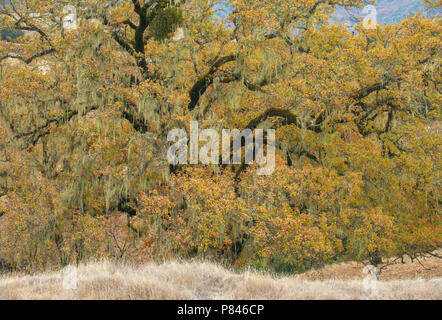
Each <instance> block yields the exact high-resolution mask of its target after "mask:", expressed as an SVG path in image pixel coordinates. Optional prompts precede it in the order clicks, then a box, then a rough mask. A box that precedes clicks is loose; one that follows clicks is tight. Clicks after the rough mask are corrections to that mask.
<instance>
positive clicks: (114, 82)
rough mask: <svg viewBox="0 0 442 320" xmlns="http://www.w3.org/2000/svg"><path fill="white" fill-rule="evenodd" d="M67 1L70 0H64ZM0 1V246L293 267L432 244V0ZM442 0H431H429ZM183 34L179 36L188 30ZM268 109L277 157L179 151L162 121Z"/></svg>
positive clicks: (170, 124) (43, 258) (34, 256)
mask: <svg viewBox="0 0 442 320" xmlns="http://www.w3.org/2000/svg"><path fill="white" fill-rule="evenodd" d="M65 2H66V3H67V2H69V1H65ZM70 2H72V4H73V5H76V8H77V16H78V28H77V29H74V30H67V29H66V28H64V27H63V18H64V17H65V13H63V4H61V2H59V1H52V0H40V1H33V0H11V1H0V29H1V30H15V31H17V32H19V31H20V32H24V35H23V36H21V37H19V38H16V39H15V40H14V41H13V42H8V41H0V66H1V69H0V259H1V260H3V261H5V262H6V263H7V264H8V265H9V266H11V267H12V268H15V269H19V270H37V269H47V268H57V267H60V266H64V265H67V264H70V263H78V262H80V261H83V260H90V259H98V258H103V257H107V258H115V259H128V260H136V261H151V260H168V259H175V258H184V259H189V258H207V259H214V260H217V261H223V262H226V263H229V264H233V265H237V266H243V265H253V266H256V267H263V268H272V269H276V270H281V271H302V270H307V269H310V268H312V267H316V266H320V265H323V264H326V263H330V262H334V261H342V260H357V261H364V262H370V263H373V264H375V265H379V264H382V262H383V259H385V258H387V257H401V256H404V255H408V256H411V257H413V258H418V257H420V256H421V255H424V254H427V253H431V252H433V251H434V250H435V249H437V248H439V247H441V242H442V219H441V211H440V199H441V195H440V192H441V185H440V174H441V154H442V153H441V151H442V150H441V148H442V140H441V131H440V130H441V126H440V124H441V122H440V121H441V108H440V106H441V102H442V101H441V74H440V62H441V55H440V54H441V37H440V35H441V31H442V24H441V19H440V17H433V18H427V17H426V16H425V15H424V14H417V15H414V16H410V17H408V18H407V19H405V20H403V21H402V22H401V23H397V24H393V25H388V26H378V27H377V28H376V29H364V28H363V26H362V24H359V25H358V26H356V27H355V28H354V29H350V28H348V27H346V26H344V25H336V24H332V23H330V22H329V20H330V19H329V18H330V16H331V14H332V13H333V11H334V9H333V8H334V6H335V5H341V6H345V7H350V6H362V5H363V4H364V3H365V1H362V0H296V1H288V0H272V1H267V0H254V1H246V0H229V1H228V2H229V3H230V5H231V7H232V8H233V9H234V10H233V12H232V13H231V14H229V15H228V16H227V17H226V18H220V17H219V16H218V15H216V12H215V10H214V5H215V4H216V3H217V1H208V0H193V1H172V2H171V1H162V0H159V1H147V0H124V1H104V0H85V1H81V2H78V1H70ZM426 2H427V4H428V6H429V7H432V8H440V1H428V0H427V1H426ZM180 33H181V35H182V36H179V37H178V36H177V34H180ZM190 121H198V122H199V125H200V127H201V128H215V129H217V130H218V129H219V130H221V129H223V128H227V129H234V128H251V129H256V128H266V129H268V128H273V129H276V133H277V137H276V144H277V145H276V148H277V151H276V153H277V154H276V170H275V172H274V173H273V174H272V175H270V176H257V175H256V168H254V167H253V166H246V165H219V166H202V165H186V166H171V165H169V163H168V162H167V158H166V155H167V149H168V147H169V145H168V143H167V133H168V131H169V130H171V129H173V128H184V129H186V130H188V127H189V123H190Z"/></svg>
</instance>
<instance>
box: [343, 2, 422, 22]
mask: <svg viewBox="0 0 442 320" xmlns="http://www.w3.org/2000/svg"><path fill="white" fill-rule="evenodd" d="M423 9H425V5H424V4H422V2H421V1H420V0H378V3H377V5H376V11H377V19H378V22H379V23H380V24H392V23H395V22H399V21H401V20H403V19H404V18H406V17H407V16H408V15H409V14H410V13H416V12H418V11H419V10H423ZM349 11H350V13H351V14H355V15H356V16H360V13H359V12H358V10H349ZM334 19H335V20H336V21H339V22H345V21H348V20H349V19H350V14H349V13H348V12H347V10H345V9H343V8H338V10H337V11H336V13H335V16H334Z"/></svg>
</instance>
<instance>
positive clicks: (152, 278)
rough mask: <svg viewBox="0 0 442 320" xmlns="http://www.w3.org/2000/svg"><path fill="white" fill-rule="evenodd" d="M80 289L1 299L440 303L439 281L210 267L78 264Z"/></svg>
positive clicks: (18, 286) (43, 285) (42, 289)
mask: <svg viewBox="0 0 442 320" xmlns="http://www.w3.org/2000/svg"><path fill="white" fill-rule="evenodd" d="M77 273H78V289H77V290H67V289H64V288H63V279H64V273H63V272H61V271H60V272H54V273H45V274H40V275H34V276H2V277H0V298H2V299H153V300H157V299H172V300H179V299H234V300H236V299H271V300H273V299H437V300H439V299H441V298H442V279H434V280H421V279H418V280H395V281H379V282H378V283H377V290H376V291H374V292H370V291H368V290H367V289H366V287H364V283H363V281H361V280H345V281H344V280H324V281H311V280H306V279H302V278H300V277H290V276H286V277H276V276H271V275H268V274H262V273H257V272H252V271H245V272H242V273H240V274H236V273H234V272H231V271H228V270H226V269H225V268H223V267H221V266H219V265H216V264H213V263H208V262H179V263H178V262H169V263H165V264H162V265H156V264H145V265H141V266H131V265H123V264H116V263H112V262H108V261H104V262H96V263H88V264H83V265H80V266H79V267H78V269H77Z"/></svg>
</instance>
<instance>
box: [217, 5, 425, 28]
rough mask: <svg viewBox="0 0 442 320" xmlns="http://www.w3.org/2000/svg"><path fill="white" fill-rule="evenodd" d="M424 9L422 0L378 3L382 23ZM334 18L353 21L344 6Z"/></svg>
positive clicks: (225, 7) (224, 10) (226, 10)
mask: <svg viewBox="0 0 442 320" xmlns="http://www.w3.org/2000/svg"><path fill="white" fill-rule="evenodd" d="M217 9H220V10H222V11H219V12H218V15H219V16H223V17H224V16H226V15H227V14H228V13H230V12H231V10H230V9H229V7H228V5H227V4H224V5H222V4H221V5H218V6H217ZM422 9H425V5H424V4H422V2H421V1H420V0H378V3H377V5H376V10H377V14H378V22H379V23H380V24H384V23H386V24H391V23H395V22H399V21H401V20H402V19H404V18H406V17H407V16H408V15H409V13H410V12H411V13H416V12H418V11H419V10H422ZM350 13H352V14H354V15H356V16H360V14H358V10H350ZM333 19H334V20H335V21H338V22H345V21H349V22H350V21H351V19H350V15H349V14H348V13H347V10H345V9H344V8H338V10H337V11H336V13H335V16H334V18H333Z"/></svg>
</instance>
